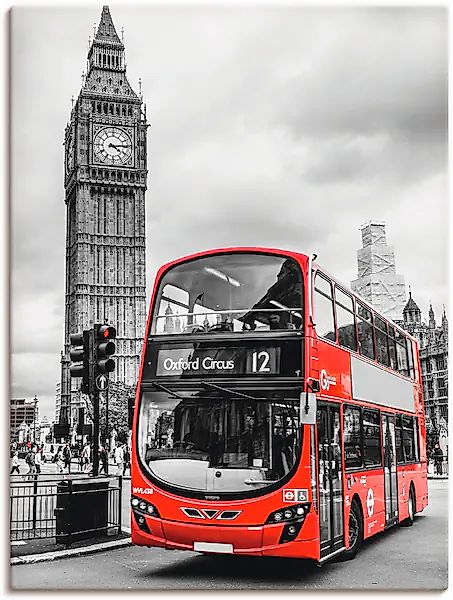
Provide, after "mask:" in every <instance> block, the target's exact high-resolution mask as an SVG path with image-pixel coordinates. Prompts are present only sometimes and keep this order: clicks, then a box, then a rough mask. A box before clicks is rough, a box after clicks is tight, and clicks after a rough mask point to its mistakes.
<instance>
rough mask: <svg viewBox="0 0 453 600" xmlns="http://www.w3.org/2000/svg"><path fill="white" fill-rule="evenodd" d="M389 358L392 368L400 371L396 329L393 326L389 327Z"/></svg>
mask: <svg viewBox="0 0 453 600" xmlns="http://www.w3.org/2000/svg"><path fill="white" fill-rule="evenodd" d="M389 358H390V366H391V368H392V369H393V370H394V371H398V362H397V360H396V342H395V328H394V327H392V326H391V325H389Z"/></svg>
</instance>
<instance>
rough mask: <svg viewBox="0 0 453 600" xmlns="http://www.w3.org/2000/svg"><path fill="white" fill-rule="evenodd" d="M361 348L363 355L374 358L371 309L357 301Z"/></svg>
mask: <svg viewBox="0 0 453 600" xmlns="http://www.w3.org/2000/svg"><path fill="white" fill-rule="evenodd" d="M356 313H357V331H358V334H359V350H360V354H361V355H362V356H366V357H367V358H373V359H374V342H373V322H372V319H371V311H370V310H368V308H366V307H365V306H364V305H363V304H360V302H357V303H356Z"/></svg>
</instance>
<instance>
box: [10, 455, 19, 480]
mask: <svg viewBox="0 0 453 600" xmlns="http://www.w3.org/2000/svg"><path fill="white" fill-rule="evenodd" d="M19 465H20V463H19V452H18V451H17V450H15V451H14V452H13V456H12V458H11V471H10V475H12V474H13V473H14V471H16V473H17V474H18V475H20V469H19Z"/></svg>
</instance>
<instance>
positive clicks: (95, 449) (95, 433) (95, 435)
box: [92, 388, 99, 477]
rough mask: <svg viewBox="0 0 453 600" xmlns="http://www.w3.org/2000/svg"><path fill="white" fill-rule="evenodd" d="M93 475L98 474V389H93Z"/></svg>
mask: <svg viewBox="0 0 453 600" xmlns="http://www.w3.org/2000/svg"><path fill="white" fill-rule="evenodd" d="M92 397H93V421H94V423H93V477H97V476H98V475H99V391H98V390H97V389H96V388H95V389H94V390H93V396H92Z"/></svg>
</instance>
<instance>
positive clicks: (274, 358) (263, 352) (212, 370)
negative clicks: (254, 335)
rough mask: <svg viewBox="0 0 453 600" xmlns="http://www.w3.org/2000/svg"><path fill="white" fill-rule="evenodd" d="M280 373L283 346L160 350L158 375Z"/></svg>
mask: <svg viewBox="0 0 453 600" xmlns="http://www.w3.org/2000/svg"><path fill="white" fill-rule="evenodd" d="M279 373H280V348H279V347H254V348H238V347H223V348H202V349H194V348H193V347H191V348H168V349H160V350H159V351H158V353H157V365H156V376H157V377H174V376H183V377H188V376H192V377H193V376H199V375H211V376H212V375H216V376H224V377H225V376H226V377H227V376H231V375H278V374H279Z"/></svg>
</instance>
